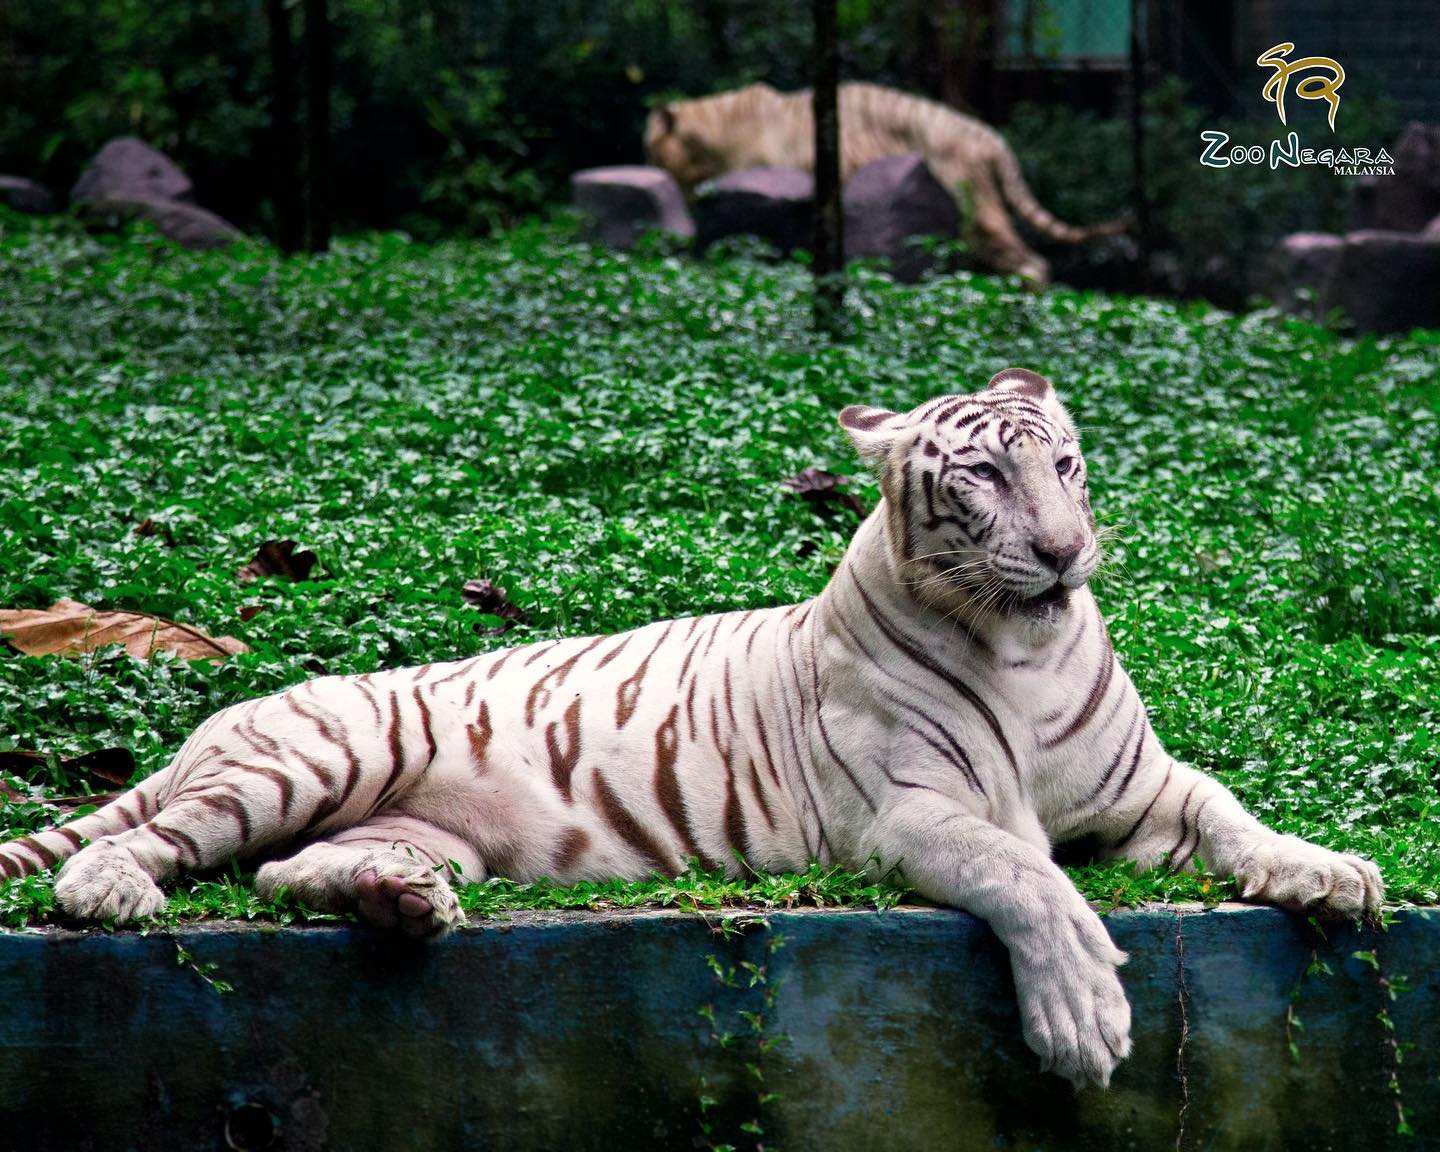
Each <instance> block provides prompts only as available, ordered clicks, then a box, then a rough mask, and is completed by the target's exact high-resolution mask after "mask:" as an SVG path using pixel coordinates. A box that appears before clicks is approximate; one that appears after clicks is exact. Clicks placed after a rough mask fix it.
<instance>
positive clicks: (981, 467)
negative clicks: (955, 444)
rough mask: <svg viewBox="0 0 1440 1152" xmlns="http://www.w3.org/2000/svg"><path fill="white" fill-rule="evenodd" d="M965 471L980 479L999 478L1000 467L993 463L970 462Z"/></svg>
mask: <svg viewBox="0 0 1440 1152" xmlns="http://www.w3.org/2000/svg"><path fill="white" fill-rule="evenodd" d="M966 471H968V472H969V473H970V475H972V476H974V477H976V478H978V479H980V480H998V479H1000V469H998V468H996V467H995V465H993V464H971V465H970V466H969V467H968V468H967V469H966Z"/></svg>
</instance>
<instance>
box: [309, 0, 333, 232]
mask: <svg viewBox="0 0 1440 1152" xmlns="http://www.w3.org/2000/svg"><path fill="white" fill-rule="evenodd" d="M305 86H306V87H305V250H306V251H307V252H324V251H325V250H326V249H327V248H329V247H330V12H329V9H328V7H327V0H305Z"/></svg>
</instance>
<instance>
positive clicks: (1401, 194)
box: [1347, 121, 1440, 232]
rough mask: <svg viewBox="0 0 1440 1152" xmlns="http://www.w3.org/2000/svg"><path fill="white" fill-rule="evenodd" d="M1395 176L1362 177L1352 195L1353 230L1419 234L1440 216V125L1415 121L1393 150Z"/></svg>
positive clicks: (1349, 215)
mask: <svg viewBox="0 0 1440 1152" xmlns="http://www.w3.org/2000/svg"><path fill="white" fill-rule="evenodd" d="M1390 151H1391V155H1392V156H1393V157H1394V158H1395V174H1394V175H1393V176H1362V177H1360V179H1359V180H1358V181H1357V183H1356V185H1355V187H1354V189H1353V190H1352V191H1351V194H1350V202H1349V205H1348V213H1347V222H1348V224H1349V226H1350V228H1352V229H1385V230H1389V231H1394V232H1419V231H1420V230H1421V229H1422V228H1424V227H1425V226H1426V225H1427V224H1428V223H1429V222H1430V221H1431V220H1432V219H1433V218H1434V217H1435V215H1436V213H1440V124H1422V123H1420V122H1419V121H1412V122H1411V123H1409V124H1407V125H1406V126H1405V130H1404V131H1403V132H1401V133H1400V138H1399V139H1398V140H1396V142H1395V147H1394V148H1392V149H1391V150H1390Z"/></svg>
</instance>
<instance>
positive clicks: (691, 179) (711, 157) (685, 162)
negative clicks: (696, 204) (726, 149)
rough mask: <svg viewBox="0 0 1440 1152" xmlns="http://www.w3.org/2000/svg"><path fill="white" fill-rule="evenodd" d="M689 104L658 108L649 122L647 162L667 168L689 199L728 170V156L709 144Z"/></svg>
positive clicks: (646, 134) (646, 136)
mask: <svg viewBox="0 0 1440 1152" xmlns="http://www.w3.org/2000/svg"><path fill="white" fill-rule="evenodd" d="M696 119H697V118H696V117H695V116H694V115H693V114H692V110H691V109H690V108H688V107H687V104H686V103H679V104H670V105H668V106H666V107H664V108H656V109H655V110H654V111H653V112H651V113H650V115H649V117H647V119H646V120H645V159H646V160H647V161H648V162H649V163H651V164H654V165H655V166H656V167H658V168H664V169H665V171H667V172H669V173H670V175H671V176H673V177H675V182H676V183H677V184H679V185H680V188H681V191H683V192H684V193H685V195H686V196H687V197H688V196H690V195H691V194H692V193H693V192H694V190H695V188H696V186H697V185H700V184H703V183H704V182H705V181H706V180H709V179H711V178H712V177H714V176H719V175H721V174H722V173H723V172H725V171H726V169H727V167H728V164H727V162H726V158H725V156H724V154H723V153H722V152H721V151H720V150H719V149H718V148H716V147H714V145H713V144H712V143H711V142H710V141H709V139H708V138H707V135H706V133H705V132H704V131H702V128H703V125H701V124H699V123H692V121H693V120H696Z"/></svg>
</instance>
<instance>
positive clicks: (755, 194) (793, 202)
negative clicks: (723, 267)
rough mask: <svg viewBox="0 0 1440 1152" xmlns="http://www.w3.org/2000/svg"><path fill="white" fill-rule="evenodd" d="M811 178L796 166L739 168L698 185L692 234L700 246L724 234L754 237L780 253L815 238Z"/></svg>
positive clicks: (709, 243) (801, 245)
mask: <svg viewBox="0 0 1440 1152" xmlns="http://www.w3.org/2000/svg"><path fill="white" fill-rule="evenodd" d="M814 201H815V181H814V179H812V178H811V176H810V174H809V173H808V172H803V171H801V170H800V169H798V168H742V169H740V170H739V171H737V172H727V173H726V174H725V175H723V176H717V177H716V178H715V179H714V180H709V181H706V182H705V183H704V184H702V185H700V188H699V189H698V191H697V192H696V197H695V239H696V241H697V242H698V243H699V245H700V246H701V247H702V248H705V247H709V246H710V245H711V244H713V243H715V241H717V240H723V239H725V238H726V237H727V236H746V235H748V236H758V237H760V238H761V239H762V240H767V241H769V242H770V243H771V244H773V245H774V246H775V247H776V248H778V249H779V250H780V251H781V252H782V253H789V252H792V251H794V250H795V249H796V248H809V247H810V246H811V245H812V244H813V243H814V239H815V221H814V208H813V205H814Z"/></svg>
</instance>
